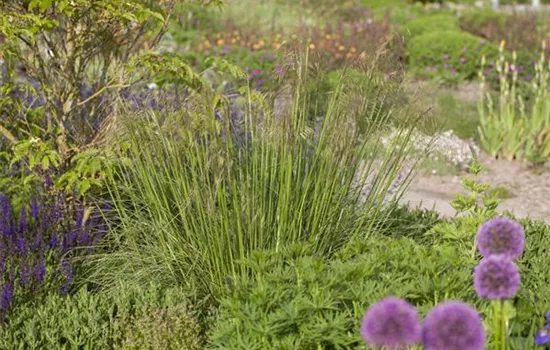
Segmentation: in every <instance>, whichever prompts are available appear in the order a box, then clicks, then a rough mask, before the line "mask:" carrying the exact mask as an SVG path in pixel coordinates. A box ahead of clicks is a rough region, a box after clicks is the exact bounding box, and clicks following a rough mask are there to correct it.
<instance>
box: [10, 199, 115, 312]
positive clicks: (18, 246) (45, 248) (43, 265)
mask: <svg viewBox="0 0 550 350" xmlns="http://www.w3.org/2000/svg"><path fill="white" fill-rule="evenodd" d="M49 198H50V199H49V200H46V196H43V197H41V198H40V199H37V198H33V199H32V200H31V201H30V204H29V205H28V207H26V206H23V207H22V208H21V209H20V210H18V211H15V210H14V208H12V203H11V201H10V198H8V197H7V196H6V195H0V279H1V280H2V281H4V282H3V285H1V286H0V317H3V316H4V315H5V313H6V311H7V310H8V309H9V306H10V304H11V302H12V299H13V296H14V293H15V290H16V288H18V289H17V290H19V292H18V294H24V295H32V294H33V293H35V292H38V291H39V290H41V289H42V288H46V287H49V288H51V287H53V288H59V291H60V292H61V293H67V292H68V291H69V288H70V286H71V283H72V277H73V266H71V264H70V262H69V261H70V258H71V257H74V256H75V255H76V254H84V253H86V252H89V251H90V250H91V249H93V247H94V246H95V245H96V244H97V243H98V240H99V239H101V237H102V235H103V234H104V233H105V231H106V225H105V222H104V221H103V219H102V216H101V215H99V214H94V215H90V216H89V217H88V218H86V217H85V216H86V215H85V210H84V207H83V206H82V204H81V203H78V202H77V201H76V200H74V199H73V200H66V195H65V194H64V193H63V192H58V193H57V194H55V195H52V196H49ZM76 247H88V249H79V250H75V249H74V248H76ZM49 267H51V268H53V269H50V268H49ZM56 267H58V268H56Z"/></svg>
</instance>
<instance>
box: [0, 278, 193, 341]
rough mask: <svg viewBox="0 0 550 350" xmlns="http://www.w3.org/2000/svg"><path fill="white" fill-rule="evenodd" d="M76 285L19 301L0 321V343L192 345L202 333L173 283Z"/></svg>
mask: <svg viewBox="0 0 550 350" xmlns="http://www.w3.org/2000/svg"><path fill="white" fill-rule="evenodd" d="M117 288H118V289H117V290H116V293H113V294H94V293H92V292H89V291H86V290H85V289H82V290H80V291H79V292H78V293H76V294H75V295H71V296H59V295H49V296H48V297H46V298H45V299H44V300H42V301H40V302H38V301H36V302H30V303H28V304H25V305H21V306H20V307H19V308H17V309H16V310H13V312H11V313H10V315H9V317H8V319H7V322H6V324H5V325H4V326H2V328H1V331H2V336H0V347H1V348H2V349H6V350H11V349H14V350H15V349H67V350H69V349H74V350H77V349H128V350H129V349H133V350H137V349H140V350H153V349H168V350H169V349H172V350H180V349H182V350H195V349H201V348H202V345H203V342H204V339H203V337H202V331H203V330H202V329H201V325H200V322H199V315H198V314H197V313H196V312H195V311H193V309H192V308H191V307H190V302H189V301H188V299H187V298H186V296H185V294H184V293H183V292H182V291H180V290H176V289H168V290H161V289H158V288H154V287H152V286H149V287H141V288H138V289H136V288H134V289H128V288H123V287H122V286H121V287H117Z"/></svg>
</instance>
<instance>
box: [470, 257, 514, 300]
mask: <svg viewBox="0 0 550 350" xmlns="http://www.w3.org/2000/svg"><path fill="white" fill-rule="evenodd" d="M520 282H521V278H520V275H519V269H518V267H517V266H516V264H514V262H513V261H512V260H511V259H510V258H509V257H507V256H506V255H491V256H489V257H487V258H484V259H483V260H481V262H480V263H479V264H478V265H477V266H476V268H475V270H474V288H475V290H476V292H477V294H478V295H479V296H480V297H482V298H487V299H490V300H500V299H510V298H512V297H513V296H514V295H516V293H517V291H518V289H519V285H520Z"/></svg>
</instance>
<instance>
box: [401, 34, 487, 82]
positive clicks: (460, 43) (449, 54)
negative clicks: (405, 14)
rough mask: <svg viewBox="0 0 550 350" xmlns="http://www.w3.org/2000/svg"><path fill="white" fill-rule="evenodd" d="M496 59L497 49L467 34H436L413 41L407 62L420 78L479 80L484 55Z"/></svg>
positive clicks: (412, 39)
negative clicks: (444, 76)
mask: <svg viewBox="0 0 550 350" xmlns="http://www.w3.org/2000/svg"><path fill="white" fill-rule="evenodd" d="M482 55H485V56H486V57H487V59H488V60H496V58H497V57H498V47H497V46H495V45H493V44H491V43H487V42H485V41H484V40H482V39H480V38H477V37H475V36H473V35H471V34H468V33H462V32H459V31H443V32H439V31H434V32H430V33H425V34H422V35H420V36H418V37H413V38H411V40H410V42H409V44H408V45H407V56H408V57H407V59H408V64H409V65H410V67H411V69H412V70H413V71H415V72H416V73H417V74H420V75H427V76H430V75H431V76H437V75H441V74H451V75H454V76H458V77H460V79H461V80H462V79H466V80H469V79H473V78H475V77H477V74H478V72H479V69H480V68H481V56H482Z"/></svg>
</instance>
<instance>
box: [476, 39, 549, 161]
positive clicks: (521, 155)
mask: <svg viewBox="0 0 550 350" xmlns="http://www.w3.org/2000/svg"><path fill="white" fill-rule="evenodd" d="M504 46H505V42H504V41H503V42H502V43H501V45H500V58H499V59H498V60H497V61H496V62H495V63H494V66H495V69H496V71H497V73H498V84H499V87H500V91H499V95H498V99H497V101H496V102H495V101H494V100H493V98H492V97H491V94H490V93H489V92H485V91H484V90H485V87H486V85H487V77H486V72H485V69H484V66H485V57H484V56H483V57H482V61H481V62H482V69H481V70H480V72H479V76H480V79H481V82H480V91H481V96H482V97H481V99H480V103H479V117H480V126H479V128H478V131H479V136H480V141H481V145H482V147H483V148H484V150H485V151H486V152H488V153H489V154H490V155H491V156H493V157H495V158H504V159H507V160H512V159H520V160H527V161H529V162H531V163H532V164H535V165H540V164H544V163H545V162H546V161H548V159H550V88H549V84H548V82H549V79H550V62H549V61H548V58H547V57H546V55H545V51H546V43H544V42H543V45H542V51H541V55H540V57H539V59H538V60H537V61H536V62H535V63H534V71H535V76H534V77H532V76H531V75H526V76H525V77H524V79H520V77H519V71H520V70H521V68H522V67H521V66H518V64H517V62H516V60H517V55H516V53H515V52H514V53H513V55H512V61H511V62H509V61H507V60H506V58H505V56H504V51H503V50H504ZM526 96H527V97H529V98H526Z"/></svg>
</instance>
